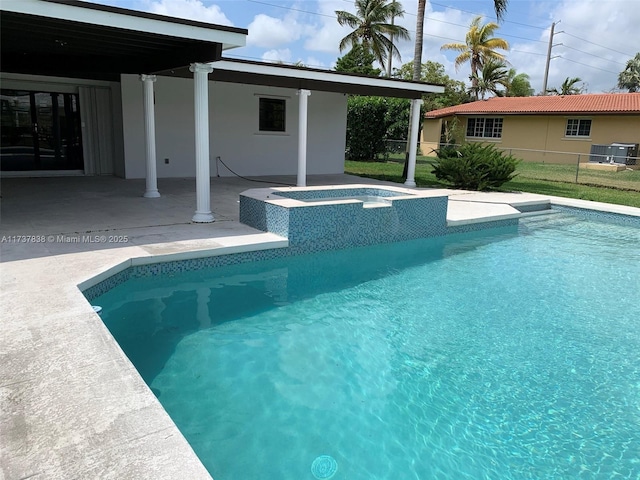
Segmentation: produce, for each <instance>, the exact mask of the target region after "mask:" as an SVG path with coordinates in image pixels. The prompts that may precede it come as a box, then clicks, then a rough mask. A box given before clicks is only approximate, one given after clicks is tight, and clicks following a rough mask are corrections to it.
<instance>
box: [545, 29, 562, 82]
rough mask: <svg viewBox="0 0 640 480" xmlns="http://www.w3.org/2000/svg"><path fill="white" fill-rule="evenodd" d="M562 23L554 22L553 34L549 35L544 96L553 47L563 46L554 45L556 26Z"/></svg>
mask: <svg viewBox="0 0 640 480" xmlns="http://www.w3.org/2000/svg"><path fill="white" fill-rule="evenodd" d="M561 21H562V20H558V21H557V22H553V23H552V24H551V33H550V34H549V48H548V49H547V64H546V66H545V69H544V82H543V84H542V95H546V94H547V81H548V80H549V63H550V62H551V49H552V48H553V47H557V46H558V45H562V44H561V43H558V44H556V45H554V44H553V36H554V30H555V28H556V25H557V24H558V23H560V22H561ZM558 33H562V32H558ZM554 58H555V57H554Z"/></svg>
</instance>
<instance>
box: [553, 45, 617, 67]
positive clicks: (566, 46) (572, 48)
mask: <svg viewBox="0 0 640 480" xmlns="http://www.w3.org/2000/svg"><path fill="white" fill-rule="evenodd" d="M562 46H563V47H564V48H568V49H569V50H575V51H576V52H580V53H583V54H585V55H590V56H592V57H595V58H599V59H600V60H604V61H606V62H611V63H617V64H618V65H623V66H624V65H626V64H625V63H624V62H618V61H617V60H609V59H608V58H605V57H601V56H599V55H595V54H593V53H589V52H585V51H584V50H579V49H577V48H574V47H570V46H569V45H565V44H564V43H563V44H562Z"/></svg>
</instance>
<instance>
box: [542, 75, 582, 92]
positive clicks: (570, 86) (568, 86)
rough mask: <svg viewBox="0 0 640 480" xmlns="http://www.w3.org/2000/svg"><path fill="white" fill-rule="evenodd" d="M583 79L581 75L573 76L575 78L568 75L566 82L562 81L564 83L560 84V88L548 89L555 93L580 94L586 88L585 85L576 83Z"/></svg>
mask: <svg viewBox="0 0 640 480" xmlns="http://www.w3.org/2000/svg"><path fill="white" fill-rule="evenodd" d="M581 81H582V79H581V78H580V77H573V78H569V77H567V78H565V79H564V82H562V85H560V89H557V88H551V89H549V90H547V92H549V93H551V94H553V95H578V94H580V93H582V90H583V89H584V87H578V86H577V85H576V84H577V83H578V82H581Z"/></svg>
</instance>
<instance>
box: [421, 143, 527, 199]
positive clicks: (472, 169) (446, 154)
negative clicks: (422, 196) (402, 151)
mask: <svg viewBox="0 0 640 480" xmlns="http://www.w3.org/2000/svg"><path fill="white" fill-rule="evenodd" d="M436 154H437V155H438V160H437V161H436V162H435V163H434V166H433V173H434V174H435V176H436V178H437V179H438V180H442V181H444V182H447V183H451V184H452V185H453V187H454V188H464V189H466V190H488V189H491V188H496V187H499V186H500V185H502V184H503V183H505V182H508V181H509V180H511V179H512V178H513V177H515V174H514V172H515V170H516V166H517V164H518V160H517V159H516V158H515V157H513V156H511V155H506V154H505V153H504V152H501V151H499V150H498V149H497V148H496V147H494V146H493V145H482V144H480V143H466V144H464V145H461V146H460V147H458V148H457V149H455V151H452V149H451V148H447V149H443V151H437V152H436Z"/></svg>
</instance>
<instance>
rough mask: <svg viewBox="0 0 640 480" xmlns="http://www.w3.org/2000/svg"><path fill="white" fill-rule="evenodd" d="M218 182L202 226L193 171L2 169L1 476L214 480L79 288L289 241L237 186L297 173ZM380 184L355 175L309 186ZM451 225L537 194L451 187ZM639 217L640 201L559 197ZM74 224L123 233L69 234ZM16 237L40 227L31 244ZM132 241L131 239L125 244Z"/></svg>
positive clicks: (78, 228)
mask: <svg viewBox="0 0 640 480" xmlns="http://www.w3.org/2000/svg"><path fill="white" fill-rule="evenodd" d="M260 180H263V181H264V182H267V183H254V182H249V181H246V180H242V179H238V178H213V179H212V180H211V206H212V210H213V212H214V216H215V218H216V222H214V223H212V224H192V223H191V222H190V219H191V216H192V215H193V212H194V209H195V181H194V180H193V179H189V180H185V179H161V180H160V181H159V189H160V193H161V194H162V197H161V198H158V199H146V198H142V196H141V194H142V192H143V191H144V181H142V180H122V179H118V178H113V177H60V178H32V179H27V178H15V179H7V178H3V179H2V184H1V186H2V206H1V217H0V237H2V239H3V241H2V244H1V245H0V262H1V263H0V332H2V333H1V335H0V439H1V440H0V480H5V479H6V480H14V479H23V478H61V479H62V478H64V479H66V478H114V479H116V478H117V479H128V478H135V479H139V478H150V479H151V478H152V479H170V478H171V479H173V478H189V479H200V478H203V479H204V478H211V477H210V475H209V474H208V473H207V471H206V470H205V469H204V467H203V466H202V464H201V463H200V461H199V460H198V458H197V457H196V456H195V454H194V453H193V451H192V449H191V447H190V446H189V444H188V443H187V442H186V440H185V439H184V437H183V436H182V434H181V433H180V432H179V431H178V429H177V428H176V426H175V425H174V424H173V422H172V421H171V419H170V418H169V417H168V415H167V414H166V412H165V411H164V409H163V408H162V406H161V405H160V404H159V402H158V401H157V400H156V398H155V396H154V395H153V394H152V393H151V391H150V390H149V389H148V387H147V386H146V385H145V383H144V382H143V380H142V379H141V377H140V376H139V375H138V373H137V371H136V370H135V368H134V367H133V366H132V365H131V363H130V362H129V360H128V359H127V358H126V356H125V355H124V353H123V352H122V350H121V349H120V347H119V346H118V345H117V343H116V342H115V341H114V340H113V338H112V337H111V335H110V334H109V332H108V330H107V329H106V327H105V326H104V324H103V323H102V322H101V320H100V318H99V316H98V315H96V314H95V313H94V312H93V309H92V307H91V306H90V305H89V303H88V302H87V301H86V300H85V298H84V296H83V295H82V293H81V292H80V290H79V289H78V288H77V285H78V284H80V283H81V282H84V281H86V280H87V279H90V278H92V277H94V276H96V275H98V274H101V273H102V272H104V271H106V270H108V269H109V268H112V267H113V266H114V265H118V264H120V263H122V262H123V261H126V260H128V259H130V258H135V257H158V258H162V257H163V256H166V255H168V254H174V253H193V252H199V253H200V254H207V253H208V252H213V251H225V252H226V251H231V250H229V249H234V250H233V251H238V249H240V250H251V249H259V248H266V247H271V248H275V247H281V246H286V245H287V241H286V239H283V238H281V237H278V236H276V235H273V234H270V233H264V232H260V231H257V230H254V229H252V228H250V227H248V226H246V225H242V224H240V223H239V222H238V215H239V214H238V195H239V193H240V192H242V191H244V190H247V189H250V188H258V187H267V186H275V185H278V182H284V183H288V184H291V183H294V181H295V179H294V178H293V177H280V178H277V177H270V178H261V179H260ZM351 183H371V184H383V183H385V182H377V181H375V180H369V179H362V178H359V177H352V176H348V175H332V176H310V177H309V184H310V185H324V184H327V185H336V184H351ZM447 193H449V194H450V199H449V210H448V217H447V218H448V220H449V222H451V223H452V224H460V223H464V222H476V221H482V220H483V219H492V218H497V217H499V216H500V215H502V214H503V213H504V212H512V211H513V209H512V208H511V205H526V204H530V203H538V204H545V203H547V204H548V203H549V202H550V199H549V198H548V197H543V196H539V195H530V194H500V193H490V194H481V193H475V192H463V191H447ZM551 200H552V201H553V203H562V204H566V205H573V206H584V207H590V208H596V209H601V210H607V211H617V212H619V213H627V214H630V215H637V216H640V209H632V208H628V207H616V206H611V205H604V204H594V203H592V202H581V201H573V200H567V199H551ZM78 234H92V235H94V234H95V235H105V236H106V237H107V238H108V237H110V236H112V237H114V238H115V240H114V241H111V242H109V241H101V242H97V243H88V242H84V243H83V242H77V243H75V242H66V241H64V239H65V238H75V237H76V236H77V235H78ZM20 236H37V237H38V238H40V239H44V241H41V242H28V241H26V240H25V239H23V238H22V237H20ZM125 238H126V241H125V240H124V239H125Z"/></svg>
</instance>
